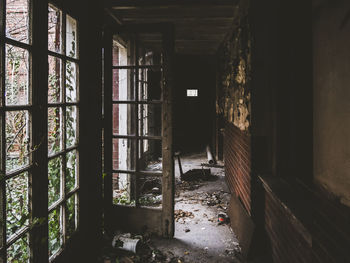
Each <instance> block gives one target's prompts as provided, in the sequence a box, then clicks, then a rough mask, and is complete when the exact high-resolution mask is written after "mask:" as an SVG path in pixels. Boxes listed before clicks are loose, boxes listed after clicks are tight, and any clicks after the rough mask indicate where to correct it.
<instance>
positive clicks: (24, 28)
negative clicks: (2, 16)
mask: <svg viewBox="0 0 350 263" xmlns="http://www.w3.org/2000/svg"><path fill="white" fill-rule="evenodd" d="M29 17H30V15H29V1H28V0H6V36H7V37H8V38H12V39H15V40H17V41H21V42H25V43H28V42H29Z"/></svg>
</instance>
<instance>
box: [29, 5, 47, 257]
mask: <svg viewBox="0 0 350 263" xmlns="http://www.w3.org/2000/svg"><path fill="white" fill-rule="evenodd" d="M47 5H48V3H47V2H46V1H42V0H33V1H32V13H31V17H32V28H31V30H32V43H33V47H32V53H31V61H32V69H31V77H32V78H31V83H30V84H31V85H30V87H31V96H30V97H31V98H32V101H31V102H32V105H33V110H32V133H31V134H32V142H31V147H32V150H33V154H32V158H33V169H32V173H31V176H30V185H31V191H30V193H31V202H32V206H31V209H32V213H31V214H32V217H31V223H32V224H33V227H32V229H31V233H30V246H31V258H32V262H34V263H36V262H47V261H48V238H47V237H48V212H47V207H48V195H47V190H46V189H47V188H48V180H47V178H48V169H47V158H48V157H47V155H48V149H47V141H48V132H47V129H48V128H47V119H48V113H47V100H48V92H47V83H48V63H47V37H48V33H47V32H48V25H47V20H48V12H47Z"/></svg>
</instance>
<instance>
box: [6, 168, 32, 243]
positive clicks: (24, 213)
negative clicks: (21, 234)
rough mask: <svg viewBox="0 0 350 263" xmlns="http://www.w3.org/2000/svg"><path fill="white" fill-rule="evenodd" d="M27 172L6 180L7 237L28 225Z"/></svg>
mask: <svg viewBox="0 0 350 263" xmlns="http://www.w3.org/2000/svg"><path fill="white" fill-rule="evenodd" d="M28 208H29V201H28V173H27V172H26V173H22V174H20V175H18V176H16V177H13V178H11V179H8V180H6V232H7V238H9V237H11V236H12V235H14V234H15V233H16V232H17V231H19V230H20V229H22V228H23V227H25V226H28V219H29V209H28Z"/></svg>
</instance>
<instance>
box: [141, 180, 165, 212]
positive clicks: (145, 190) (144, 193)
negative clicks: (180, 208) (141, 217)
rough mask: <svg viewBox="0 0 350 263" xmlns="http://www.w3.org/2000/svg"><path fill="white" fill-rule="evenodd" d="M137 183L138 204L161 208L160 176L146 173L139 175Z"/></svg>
mask: <svg viewBox="0 0 350 263" xmlns="http://www.w3.org/2000/svg"><path fill="white" fill-rule="evenodd" d="M138 185H139V204H140V206H146V207H156V208H161V206H162V178H161V177H155V176H148V175H146V176H140V177H139V180H138Z"/></svg>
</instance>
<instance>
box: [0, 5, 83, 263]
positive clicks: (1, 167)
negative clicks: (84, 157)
mask: <svg viewBox="0 0 350 263" xmlns="http://www.w3.org/2000/svg"><path fill="white" fill-rule="evenodd" d="M0 1H1V5H0V17H1V19H0V73H1V74H0V129H1V133H0V134H1V138H0V172H1V175H4V176H0V220H1V221H2V222H3V224H2V225H1V227H0V262H7V249H8V247H9V246H10V245H11V244H13V243H14V242H16V241H17V240H19V239H21V238H22V237H23V236H25V235H27V234H28V235H29V237H28V241H29V262H49V261H54V260H55V258H56V257H57V256H58V255H60V252H62V251H63V250H64V249H65V248H66V247H67V245H68V243H69V242H70V240H66V233H63V237H64V238H63V240H64V241H63V246H62V249H61V250H59V251H58V252H57V253H56V254H55V255H54V256H52V257H51V258H50V259H49V253H48V215H49V212H50V211H52V210H53V209H55V208H57V207H60V206H62V207H63V208H62V210H63V211H64V212H63V213H65V203H66V201H67V200H68V199H69V198H70V197H71V196H73V195H77V206H76V208H75V209H76V210H75V213H76V217H77V219H76V220H77V221H76V224H77V226H76V230H75V233H77V232H79V225H80V224H79V217H80V213H79V195H80V187H79V185H80V176H79V157H78V156H79V147H80V145H79V126H80V124H79V118H77V121H76V136H75V137H76V144H75V145H74V146H73V147H69V148H66V143H65V141H66V140H65V139H66V138H65V136H66V132H65V129H64V130H63V142H64V145H63V148H62V151H60V152H59V153H57V154H55V155H51V156H48V112H47V111H48V109H49V107H62V108H64V109H66V107H69V106H75V107H76V109H77V116H79V109H80V103H79V74H78V70H79V62H80V61H79V57H78V55H79V33H78V32H79V20H78V19H76V17H75V16H74V14H72V15H71V14H70V12H67V10H66V9H65V8H63V7H62V6H60V5H57V3H55V2H56V1H54V0H52V3H51V1H50V3H49V1H36V0H28V2H29V16H28V17H29V36H28V37H29V40H28V43H23V42H19V41H17V40H14V39H11V38H8V37H7V36H6V33H5V32H6V0H0ZM49 4H52V5H54V6H55V7H57V8H59V9H60V10H61V11H62V14H63V16H62V18H63V19H64V20H63V21H62V24H66V14H69V15H70V16H71V17H72V18H74V19H76V21H77V35H76V36H77V45H76V51H77V52H78V53H77V54H78V55H77V58H71V57H68V56H66V55H64V54H65V53H63V52H64V50H62V53H61V54H59V53H55V52H52V51H49V50H48V6H49ZM65 36H66V32H65V28H63V29H62V38H63V40H64V41H63V43H62V44H63V45H64V46H65V45H66V42H65ZM7 44H9V45H12V46H15V47H19V48H22V49H25V50H27V51H28V60H29V65H30V67H29V72H28V73H29V76H28V78H29V85H28V104H26V105H6V103H5V100H6V98H5V69H6V62H5V59H6V56H5V55H6V54H5V47H6V45H7ZM48 56H53V57H57V58H59V59H61V60H62V62H63V63H62V73H63V78H62V79H63V80H64V81H65V71H66V68H65V64H66V61H71V62H73V63H75V64H76V66H77V71H76V74H77V75H76V80H77V96H76V98H77V101H76V102H65V101H62V103H58V104H48V62H47V61H48ZM62 89H63V90H62V91H63V95H64V97H63V99H65V94H64V92H65V86H64V85H62ZM18 110H25V111H28V115H29V117H28V118H29V119H30V122H29V127H28V129H29V134H30V143H29V147H30V154H29V165H27V166H25V167H22V168H21V169H19V170H16V171H12V172H10V173H8V174H5V172H3V171H5V168H6V136H5V128H6V118H5V117H6V112H9V111H18ZM65 117H66V115H65V113H64V114H63V118H65ZM65 122H66V121H64V123H65ZM73 150H76V152H77V161H76V166H77V174H76V178H75V180H76V187H75V188H74V189H73V190H72V191H71V192H69V193H66V191H65V190H64V195H63V198H62V199H60V200H59V201H58V202H56V203H54V204H53V205H52V206H51V207H50V208H48V161H49V160H51V159H53V158H55V157H57V156H62V158H63V162H62V164H63V166H64V165H65V160H64V156H65V155H66V153H68V152H70V151H73ZM23 172H28V181H29V186H28V195H29V198H28V200H29V201H28V202H29V208H28V211H29V215H30V217H29V226H25V227H24V229H23V231H21V232H20V233H19V234H18V235H16V236H15V237H14V238H11V239H7V237H6V180H8V179H10V178H13V177H15V176H18V175H19V174H21V173H23ZM65 173H66V170H65V167H63V169H62V175H61V176H62V177H65ZM64 185H65V184H64ZM43 189H46V190H45V191H43ZM63 218H64V219H63V220H64V221H65V216H64V217H63ZM64 225H65V223H64Z"/></svg>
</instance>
